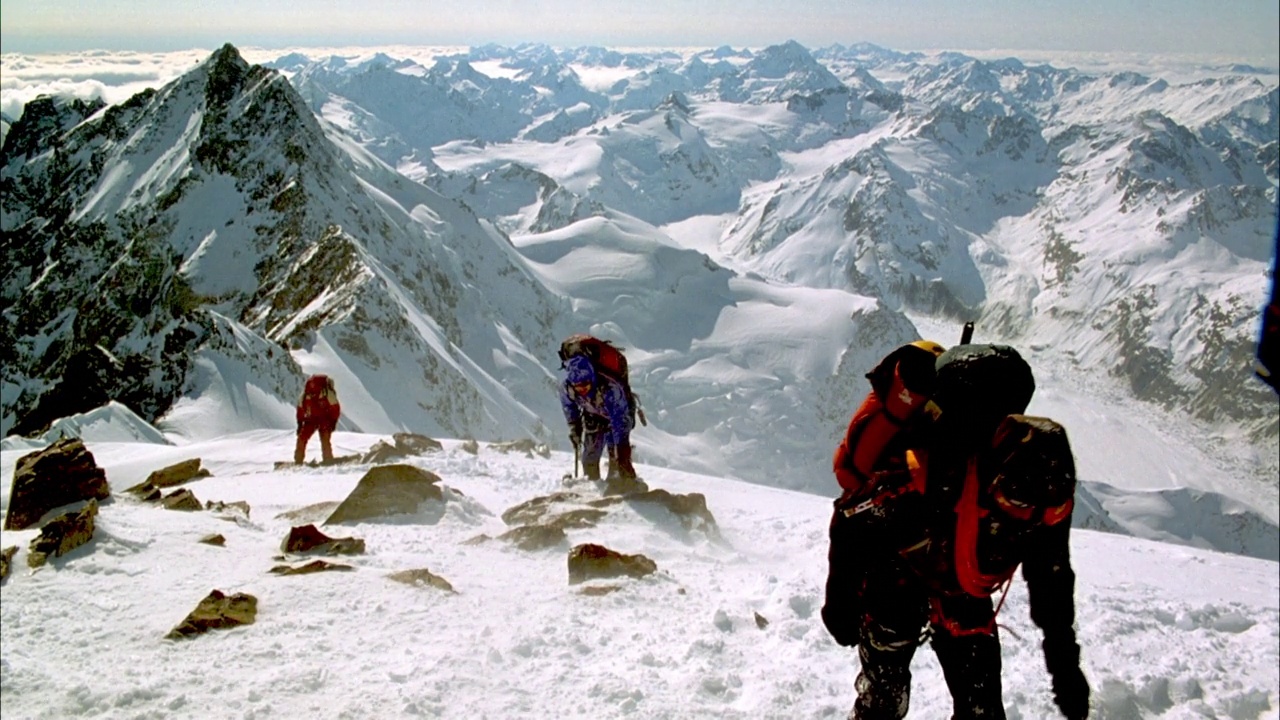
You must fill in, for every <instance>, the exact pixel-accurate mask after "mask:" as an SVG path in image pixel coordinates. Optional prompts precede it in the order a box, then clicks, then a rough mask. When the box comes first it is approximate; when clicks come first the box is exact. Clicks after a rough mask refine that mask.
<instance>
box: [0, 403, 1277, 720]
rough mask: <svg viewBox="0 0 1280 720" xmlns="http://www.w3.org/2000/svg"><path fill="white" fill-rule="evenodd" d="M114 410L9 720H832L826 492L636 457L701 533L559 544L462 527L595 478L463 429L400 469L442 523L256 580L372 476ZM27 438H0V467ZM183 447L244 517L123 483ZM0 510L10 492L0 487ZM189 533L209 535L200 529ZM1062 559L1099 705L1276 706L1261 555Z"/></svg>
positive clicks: (1079, 535)
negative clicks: (687, 504) (472, 448)
mask: <svg viewBox="0 0 1280 720" xmlns="http://www.w3.org/2000/svg"><path fill="white" fill-rule="evenodd" d="M128 422H131V421H129V420H128V419H127V417H126V416H125V415H124V414H123V413H122V414H120V415H119V416H117V417H116V418H115V424H116V425H117V426H118V427H116V428H113V429H108V426H110V425H112V424H113V423H112V422H111V421H110V420H106V421H103V422H100V423H98V424H97V425H93V426H89V425H86V426H85V427H86V428H90V429H89V430H88V431H87V432H86V437H87V438H88V445H89V448H90V450H91V451H92V452H93V453H94V455H95V457H96V459H97V461H98V462H99V463H100V464H101V465H102V466H103V467H104V468H105V469H106V471H107V476H108V479H109V480H110V482H111V484H112V488H113V491H114V493H115V495H114V497H113V498H112V500H111V501H110V502H109V503H107V504H105V505H104V506H103V507H102V509H101V512H100V514H99V517H98V530H97V535H96V537H95V539H94V540H93V541H92V542H91V544H90V545H88V546H86V547H83V548H80V549H77V550H75V551H73V552H72V553H71V554H70V555H68V556H66V557H64V558H61V559H55V560H54V561H53V562H51V563H50V564H49V565H47V566H46V567H44V568H42V569H40V570H38V571H36V572H34V573H33V572H30V571H28V570H27V569H26V567H25V565H26V563H25V555H26V553H25V551H20V552H19V553H18V555H17V557H16V558H15V560H16V566H15V571H14V574H13V575H12V576H11V577H10V578H9V579H8V580H7V581H6V582H5V584H4V585H3V587H2V588H0V593H2V595H0V597H2V598H3V602H2V603H0V622H2V623H3V628H4V642H3V645H2V646H0V688H2V690H0V693H2V694H0V699H2V701H3V705H4V709H5V710H4V715H5V717H6V718H15V719H17V718H45V717H60V718H99V717H101V718H107V717H139V718H141V717H147V718H153V717H154V718H159V717H164V718H188V717H190V718H203V717H230V716H235V717H244V718H262V717H313V718H366V717H411V716H412V717H421V716H425V717H440V718H467V719H472V718H493V719H495V720H496V719H499V718H501V719H507V718H545V717H564V718H584V719H585V718H622V717H635V718H704V717H717V718H762V717H763V718H778V719H784V718H785V719H789V718H821V717H829V718H842V717H844V714H845V713H846V712H847V711H848V709H849V707H851V705H852V701H853V697H854V695H853V678H854V676H855V674H856V671H857V660H856V656H855V654H854V653H852V652H850V651H848V650H846V649H843V648H840V647H838V646H836V645H835V644H834V643H833V642H832V641H831V640H830V638H829V637H828V636H827V634H826V632H825V630H824V628H823V627H822V624H821V620H820V619H819V616H818V610H819V608H820V607H821V603H822V595H821V593H822V583H823V581H824V577H825V551H826V540H825V533H826V523H827V520H828V514H829V511H830V506H829V501H828V500H827V499H826V498H823V497H820V496H816V495H808V494H801V493H796V492H792V491H787V490H781V489H775V488H767V487H761V486H759V485H751V484H746V483H742V482H738V481H732V480H725V479H721V478H716V477H711V476H704V475H693V474H689V473H684V472H678V471H673V470H665V469H660V468H655V467H648V466H641V467H640V468H639V469H640V472H641V474H642V476H644V477H645V479H646V480H647V481H648V482H649V484H650V485H651V486H652V487H655V488H664V489H667V490H670V491H671V492H676V493H687V492H698V493H703V494H704V495H705V496H706V500H707V506H708V508H709V510H710V511H711V513H712V514H713V515H714V517H715V519H716V521H717V522H718V526H719V533H718V537H717V536H716V534H715V533H704V532H701V531H697V530H692V531H690V530H685V529H684V528H683V527H682V526H681V525H680V524H679V523H678V522H676V521H675V519H674V518H673V517H672V516H670V515H669V514H666V513H665V512H664V511H661V510H655V509H654V508H653V507H652V506H650V507H649V508H647V509H646V508H645V507H644V506H631V507H629V508H623V509H618V510H615V511H614V512H613V513H612V514H611V515H610V516H609V517H608V518H607V519H606V520H604V521H602V522H601V523H600V525H599V526H598V527H596V528H592V529H581V530H569V531H568V536H569V541H568V545H566V546H564V547H561V548H559V549H553V550H543V551H536V552H526V551H522V550H517V549H515V548H514V547H512V546H510V545H508V544H506V543H504V542H502V541H499V540H489V541H485V542H481V543H479V544H469V543H467V541H468V540H470V539H472V538H475V537H477V536H479V535H482V534H484V535H489V536H491V537H493V536H496V535H498V534H500V533H502V532H504V531H505V530H507V529H508V528H507V527H506V526H505V525H504V523H503V521H502V520H501V519H500V517H499V516H500V515H501V513H502V512H503V511H504V510H506V509H507V508H510V507H512V506H514V505H516V504H518V503H520V502H523V501H526V500H530V499H532V498H534V497H538V496H544V495H547V494H549V493H552V492H556V491H561V490H574V491H578V492H582V493H584V494H585V495H586V496H588V497H590V496H592V495H594V494H595V493H597V492H598V491H597V490H595V489H593V488H591V487H584V486H583V485H575V486H572V487H565V486H564V484H563V481H562V476H563V475H564V474H566V473H567V472H568V471H569V468H570V465H571V462H572V460H571V457H570V456H568V455H565V454H563V453H551V454H550V455H549V457H546V458H543V457H537V456H528V457H526V456H524V455H521V454H503V453H500V452H498V451H496V450H495V449H493V448H491V447H488V446H484V445H482V446H481V447H480V448H479V452H478V453H477V454H470V453H468V452H466V451H465V450H464V449H463V448H462V446H461V443H460V442H458V441H453V440H445V441H444V449H443V450H442V451H440V452H437V453H432V454H428V455H425V456H421V457H415V458H411V459H410V460H408V462H409V463H411V464H413V465H415V466H418V467H422V468H425V469H429V470H431V471H432V472H435V473H437V474H438V475H440V477H441V478H442V480H443V483H444V485H446V486H447V487H450V488H454V489H456V490H458V491H461V492H462V493H463V494H464V495H465V499H463V500H462V501H459V502H454V503H451V504H449V505H448V509H447V510H446V511H445V512H444V513H443V514H436V515H430V514H422V515H418V516H401V517H399V518H396V519H392V520H389V521H387V522H382V523H359V524H353V525H345V526H336V527H334V526H326V527H324V528H323V530H324V531H325V532H326V533H327V534H329V535H331V536H337V537H347V536H353V537H360V538H363V539H365V540H366V542H367V545H368V552H367V554H365V555H360V556H354V557H340V558H331V560H334V561H337V562H343V563H350V564H351V565H353V566H354V567H355V568H356V569H355V570H354V571H353V572H341V573H338V572H331V573H322V574H315V575H304V576H296V577H278V576H275V575H270V574H268V572H267V571H268V569H269V568H271V567H272V566H274V565H277V564H279V561H278V560H277V559H274V558H276V557H277V556H279V554H280V551H279V546H280V543H281V541H282V540H283V538H284V537H285V535H286V534H287V533H288V531H289V528H290V526H291V525H299V524H303V522H313V521H314V522H318V521H319V520H320V519H321V518H322V517H323V516H324V515H323V513H318V512H317V511H315V510H312V511H311V512H310V514H309V515H308V514H306V513H304V514H302V515H301V516H299V517H298V519H296V520H293V521H290V520H289V519H285V518H281V517H280V514H281V513H284V512H287V511H297V510H299V509H300V508H304V507H306V506H310V505H312V504H314V503H321V502H336V501H340V500H342V499H343V498H344V497H345V496H346V495H347V494H348V493H349V492H350V491H351V489H352V488H353V487H354V486H355V484H356V482H357V481H358V480H359V478H360V476H361V475H362V474H363V473H364V472H365V471H366V470H367V469H368V467H367V466H348V467H345V468H342V469H338V468H330V469H313V468H307V469H296V470H286V471H272V469H271V468H272V463H273V462H274V461H275V460H277V459H280V458H282V457H284V456H285V455H286V454H287V452H288V449H289V447H290V446H291V443H292V437H291V434H290V433H288V432H286V431H277V430H255V431H250V432H245V433H240V434H237V435H229V436H225V437H222V438H218V439H215V440H207V441H202V442H199V443H192V444H188V445H184V446H173V445H166V444H160V443H156V442H147V441H144V440H142V439H139V440H136V441H132V442H128V441H122V440H121V439H120V432H121V430H120V429H119V427H123V426H124V425H125V424H127V423H128ZM92 428H96V429H92ZM95 437H102V438H103V439H102V440H95V439H94V438H95ZM379 439H385V438H380V437H379V436H376V435H366V434H358V433H350V432H339V433H337V435H336V439H335V445H336V450H337V452H339V453H355V452H363V451H364V450H366V449H368V448H369V447H370V446H371V445H372V444H373V443H374V442H375V441H377V440H379ZM24 442H25V441H18V440H15V439H12V438H11V439H9V440H7V441H6V446H5V449H4V451H3V454H2V455H0V473H2V474H3V475H4V476H6V477H7V476H10V474H11V473H12V469H13V466H14V463H15V462H16V460H17V458H18V457H19V456H20V455H21V454H22V452H23V451H24V449H25V448H24V447H21V446H22V445H23V444H24ZM311 451H312V453H313V454H314V453H315V452H316V449H315V447H314V443H313V447H312V448H311ZM190 457H200V458H201V459H202V460H203V463H204V466H205V467H206V468H208V469H209V470H211V471H212V476H211V477H209V478H205V479H203V480H199V481H197V482H194V483H192V484H190V485H189V486H188V487H190V489H191V490H193V492H194V493H195V495H196V496H197V497H198V498H199V499H200V500H201V501H206V502H207V501H226V502H231V501H247V502H248V504H249V505H250V507H251V512H250V519H248V520H239V521H235V520H234V519H233V520H232V521H228V520H227V519H224V518H222V517H219V514H218V513H214V512H194V513H183V512H175V511H168V510H163V509H159V508H157V507H154V506H148V505H143V504H141V503H139V502H138V501H136V500H134V499H132V498H131V497H129V496H127V495H125V494H122V493H121V490H122V489H123V488H126V487H128V486H130V485H132V484H134V483H137V482H140V481H142V480H143V479H144V478H145V477H146V475H147V474H148V473H149V472H150V471H152V470H155V469H158V468H159V467H162V466H164V465H167V464H170V463H172V462H177V461H179V460H183V459H186V458H190ZM8 501H9V494H8V488H7V487H6V488H5V490H4V493H3V495H0V504H3V505H4V506H6V507H7V505H8ZM209 533H221V534H222V535H224V536H225V537H226V546H225V547H212V546H208V545H203V544H199V543H197V542H196V540H197V539H199V538H200V537H202V536H204V535H206V534H209ZM33 535H34V531H21V532H12V531H6V532H4V533H3V534H2V537H3V540H2V543H3V545H4V546H9V545H13V544H18V545H20V546H25V545H26V543H27V541H28V540H29V539H30V538H31V537H32V536H33ZM580 542H598V543H602V544H604V545H606V546H608V547H610V548H612V549H615V550H618V551H621V552H626V553H643V554H645V555H646V556H648V557H650V558H652V559H653V560H654V561H655V562H656V563H657V565H658V568H659V571H658V572H657V573H656V574H654V575H651V576H649V577H647V578H645V579H642V580H624V581H608V582H605V581H594V582H592V583H588V585H592V586H604V585H617V586H620V589H618V590H616V591H614V592H610V593H608V594H604V595H601V596H590V595H586V594H584V593H582V592H580V586H570V585H569V584H568V583H567V575H566V564H565V563H566V550H567V548H568V546H571V545H573V544H576V543H580ZM1073 556H1074V564H1075V567H1076V570H1077V572H1078V574H1079V583H1078V587H1077V591H1076V596H1077V601H1078V604H1079V613H1078V624H1079V631H1080V638H1081V641H1082V644H1083V647H1084V650H1083V657H1084V668H1085V672H1086V674H1087V675H1088V677H1089V679H1090V681H1091V683H1092V686H1093V690H1094V701H1093V709H1094V713H1093V717H1097V718H1199V717H1215V718H1232V719H1233V720H1246V719H1248V720H1254V719H1255V718H1276V717H1277V711H1278V709H1280V698H1278V697H1277V688H1278V687H1280V670H1278V669H1277V668H1278V667H1280V657H1278V655H1277V637H1278V636H1280V573H1277V566H1276V563H1275V562H1271V561H1264V560H1257V559H1251V558H1245V557H1239V556H1232V555H1224V554H1219V553H1215V552H1211V551H1205V550H1200V549H1195V548H1189V547H1180V546H1174V545H1170V544H1165V543H1157V542H1151V541H1146V540H1140V539H1133V538H1125V537H1120V536H1116V535H1110V534H1102V533H1097V532H1091V531H1087V530H1077V531H1076V533H1074V534H1073ZM412 568H429V569H430V570H431V571H432V572H433V573H435V574H437V575H440V576H442V577H444V578H446V579H447V580H448V581H449V582H450V583H451V584H452V585H453V587H454V588H455V590H456V594H446V593H444V592H442V591H439V590H436V589H434V588H430V587H411V586H406V585H402V584H399V583H395V582H392V581H390V580H388V579H387V577H386V576H387V575H388V574H389V573H391V572H393V571H397V570H406V569H412ZM214 588H217V589H220V590H222V591H224V592H227V593H228V594H230V593H233V592H245V593H250V594H252V595H254V596H256V597H257V598H258V601H259V605H258V615H257V621H256V623H255V624H253V625H251V626H247V627H241V628H237V629H233V630H223V631H214V632H212V633H211V634H209V635H206V636H203V637H199V638H196V639H193V640H185V641H171V640H165V639H163V637H164V635H165V634H166V633H167V632H168V631H169V630H170V629H171V628H172V627H174V626H175V625H177V624H178V623H179V622H180V621H181V620H182V619H183V617H184V616H185V615H186V614H187V613H188V612H189V611H190V610H191V609H193V608H194V607H195V605H196V603H197V602H198V601H199V600H200V599H201V598H203V597H204V596H205V595H207V594H208V593H209V591H210V590H212V589H214ZM757 616H758V617H759V618H763V619H764V620H765V621H767V624H765V625H764V626H763V627H761V626H760V625H759V624H758V622H759V621H758V619H757ZM1001 621H1002V623H1003V624H1004V625H1005V626H1006V629H1005V631H1004V632H1003V643H1004V686H1005V703H1006V707H1007V708H1008V711H1009V716H1010V717H1011V718H1051V717H1055V716H1056V715H1055V712H1056V711H1055V709H1054V707H1053V706H1052V700H1051V695H1050V692H1049V683H1048V678H1047V675H1046V674H1045V672H1044V670H1043V660H1042V659H1041V657H1040V655H1039V650H1038V644H1039V635H1038V631H1037V630H1036V629H1035V628H1034V626H1033V625H1032V624H1031V623H1030V620H1029V618H1028V616H1027V605H1026V595H1025V586H1024V585H1023V584H1021V582H1018V583H1016V584H1015V585H1014V587H1013V590H1012V592H1011V594H1010V597H1009V600H1008V602H1007V603H1006V606H1005V608H1004V609H1003V611H1002V613H1001ZM761 624H763V623H761ZM71 648H74V650H70V649H71ZM913 670H914V673H915V684H914V690H913V699H912V714H911V717H912V718H918V719H920V720H929V719H936V718H946V717H949V715H950V702H949V698H948V696H947V694H946V690H945V686H944V684H943V682H942V678H941V672H940V669H939V668H938V665H937V663H936V661H935V660H934V658H933V656H932V653H931V652H929V651H928V650H927V649H925V650H922V651H921V652H920V653H918V655H917V656H916V659H915V661H914V663H913Z"/></svg>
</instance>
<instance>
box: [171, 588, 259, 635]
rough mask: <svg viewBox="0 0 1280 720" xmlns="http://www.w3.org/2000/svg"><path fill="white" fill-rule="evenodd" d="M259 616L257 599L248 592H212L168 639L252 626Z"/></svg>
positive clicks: (174, 629)
mask: <svg viewBox="0 0 1280 720" xmlns="http://www.w3.org/2000/svg"><path fill="white" fill-rule="evenodd" d="M257 617H258V598H256V597H254V596H252V595H248V594H245V593H236V594H235V595H226V594H224V593H223V592H222V591H221V590H214V591H213V592H210V593H209V595H208V597H206V598H205V599H203V600H201V601H200V604H199V605H197V606H196V609H195V610H192V611H191V614H190V615H188V616H187V617H186V619H185V620H183V621H182V622H181V623H178V625H177V626H176V627H174V628H173V629H172V630H170V631H169V634H168V635H165V638H167V639H169V640H179V639H181V638H187V637H194V636H196V635H202V634H204V633H206V632H209V631H210V630H221V629H225V628H233V627H237V626H239V625H252V624H253V621H254V620H256V619H257Z"/></svg>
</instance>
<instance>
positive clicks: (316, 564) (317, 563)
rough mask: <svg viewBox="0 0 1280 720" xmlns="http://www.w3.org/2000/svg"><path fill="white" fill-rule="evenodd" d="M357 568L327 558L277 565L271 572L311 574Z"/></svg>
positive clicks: (279, 573) (278, 573)
mask: <svg viewBox="0 0 1280 720" xmlns="http://www.w3.org/2000/svg"><path fill="white" fill-rule="evenodd" d="M330 570H334V571H339V572H341V571H347V570H355V568H353V567H351V566H350V565H343V564H342V563H331V562H328V561H327V560H312V561H311V562H309V563H307V564H306V565H276V566H275V567H273V568H271V570H270V571H269V572H271V574H273V575H310V574H311V573H318V572H328V571H330Z"/></svg>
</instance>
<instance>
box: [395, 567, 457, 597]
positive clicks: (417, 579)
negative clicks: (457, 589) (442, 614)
mask: <svg viewBox="0 0 1280 720" xmlns="http://www.w3.org/2000/svg"><path fill="white" fill-rule="evenodd" d="M387 577H388V578H390V579H392V580H395V581H396V582H400V583H404V584H406V585H413V586H416V587H434V588H440V589H441V590H444V591H445V592H450V593H451V592H454V590H453V585H452V584H451V583H450V582H449V581H448V580H445V579H444V578H442V577H440V576H439V575H436V574H435V573H433V572H431V571H430V570H428V569H426V568H419V569H417V570H400V571H398V572H393V573H391V574H390V575H388V576H387Z"/></svg>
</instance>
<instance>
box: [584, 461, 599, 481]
mask: <svg viewBox="0 0 1280 720" xmlns="http://www.w3.org/2000/svg"><path fill="white" fill-rule="evenodd" d="M582 474H583V475H586V476H587V479H588V480H599V479H600V461H599V460H597V461H595V462H593V463H589V462H586V461H583V463H582Z"/></svg>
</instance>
